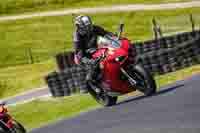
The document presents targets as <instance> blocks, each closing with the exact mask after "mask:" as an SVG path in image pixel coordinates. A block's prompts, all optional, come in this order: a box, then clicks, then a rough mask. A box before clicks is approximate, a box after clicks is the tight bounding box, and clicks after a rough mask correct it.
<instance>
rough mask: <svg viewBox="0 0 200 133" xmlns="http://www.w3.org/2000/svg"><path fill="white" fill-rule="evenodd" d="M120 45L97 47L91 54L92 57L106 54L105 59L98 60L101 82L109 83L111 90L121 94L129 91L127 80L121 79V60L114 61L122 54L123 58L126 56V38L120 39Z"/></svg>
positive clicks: (127, 44)
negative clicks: (114, 47) (116, 46)
mask: <svg viewBox="0 0 200 133" xmlns="http://www.w3.org/2000/svg"><path fill="white" fill-rule="evenodd" d="M120 41H121V46H120V47H119V48H117V49H113V50H110V49H105V48H103V49H99V50H98V51H97V52H96V53H95V54H93V58H98V57H99V56H101V55H102V54H103V53H104V54H105V55H106V56H105V59H104V60H103V61H101V62H100V66H101V68H102V69H101V70H102V73H103V80H102V82H106V83H107V84H109V85H110V88H111V89H112V91H116V92H120V93H122V94H125V93H128V92H130V90H129V85H130V84H129V83H128V81H125V80H121V79H120V74H121V70H120V68H121V64H122V63H121V62H117V61H115V58H116V57H119V56H124V57H126V58H125V59H127V58H128V49H129V41H128V40H127V39H122V40H120Z"/></svg>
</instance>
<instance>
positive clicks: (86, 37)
mask: <svg viewBox="0 0 200 133" xmlns="http://www.w3.org/2000/svg"><path fill="white" fill-rule="evenodd" d="M74 23H75V26H76V29H75V32H74V34H73V42H74V49H75V56H74V61H75V63H76V64H80V63H83V64H89V65H91V66H96V65H95V63H96V60H94V59H91V57H90V54H91V53H90V52H91V50H94V49H96V48H97V36H104V35H106V34H112V33H111V32H108V31H106V30H104V29H103V28H102V27H100V26H97V25H94V24H93V23H92V20H91V18H90V17H89V16H85V15H80V16H77V17H76V18H75V22H74ZM88 52H89V53H88ZM88 54H89V55H88ZM97 66H98V65H97ZM95 70H96V68H94V67H93V68H92V69H90V71H89V72H88V74H87V76H86V80H87V81H89V80H92V78H93V77H95V76H96V74H97V73H96V72H95Z"/></svg>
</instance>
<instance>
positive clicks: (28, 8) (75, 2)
mask: <svg viewBox="0 0 200 133" xmlns="http://www.w3.org/2000/svg"><path fill="white" fill-rule="evenodd" d="M185 1H191V0H148V1H146V0H109V1H106V0H101V1H99V0H2V1H0V15H8V14H19V13H25V12H39V11H48V10H57V9H64V8H65V9H66V8H68V9H69V8H81V7H96V6H109V5H119V4H135V3H146V4H149V3H168V2H185Z"/></svg>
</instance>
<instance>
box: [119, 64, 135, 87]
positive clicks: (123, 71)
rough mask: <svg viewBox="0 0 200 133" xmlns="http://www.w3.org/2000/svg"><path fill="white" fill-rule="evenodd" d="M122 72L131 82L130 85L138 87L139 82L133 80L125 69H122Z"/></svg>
mask: <svg viewBox="0 0 200 133" xmlns="http://www.w3.org/2000/svg"><path fill="white" fill-rule="evenodd" d="M120 70H121V71H122V73H123V74H124V75H125V76H126V77H127V78H128V81H129V82H130V84H131V85H133V86H136V84H137V82H136V81H135V80H134V79H133V78H131V76H129V75H128V73H127V72H126V71H125V70H124V69H123V68H120Z"/></svg>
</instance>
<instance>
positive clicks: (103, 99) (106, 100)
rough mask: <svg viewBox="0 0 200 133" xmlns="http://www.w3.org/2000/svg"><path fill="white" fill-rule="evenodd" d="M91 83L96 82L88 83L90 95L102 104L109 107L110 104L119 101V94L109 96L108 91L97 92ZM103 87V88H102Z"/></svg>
mask: <svg viewBox="0 0 200 133" xmlns="http://www.w3.org/2000/svg"><path fill="white" fill-rule="evenodd" d="M91 84H93V85H95V84H94V83H92V82H90V83H88V87H89V89H88V92H89V93H90V95H91V96H92V97H93V98H94V99H95V100H96V101H97V102H98V103H99V104H101V105H103V106H105V107H108V106H112V105H115V104H116V103H117V96H114V97H112V96H109V95H107V94H106V93H100V94H97V93H96V92H95V91H94V90H93V89H92V86H91ZM98 87H99V86H98ZM102 89H103V88H102Z"/></svg>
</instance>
